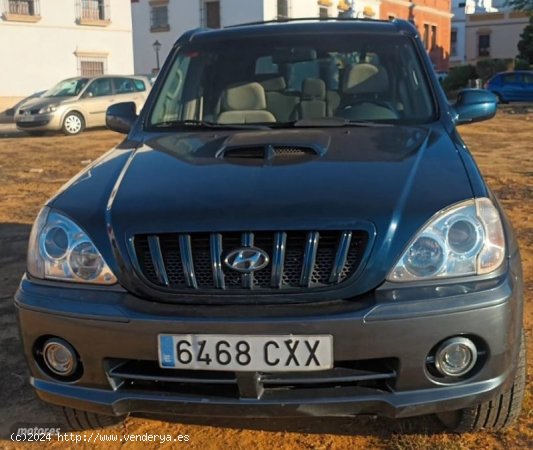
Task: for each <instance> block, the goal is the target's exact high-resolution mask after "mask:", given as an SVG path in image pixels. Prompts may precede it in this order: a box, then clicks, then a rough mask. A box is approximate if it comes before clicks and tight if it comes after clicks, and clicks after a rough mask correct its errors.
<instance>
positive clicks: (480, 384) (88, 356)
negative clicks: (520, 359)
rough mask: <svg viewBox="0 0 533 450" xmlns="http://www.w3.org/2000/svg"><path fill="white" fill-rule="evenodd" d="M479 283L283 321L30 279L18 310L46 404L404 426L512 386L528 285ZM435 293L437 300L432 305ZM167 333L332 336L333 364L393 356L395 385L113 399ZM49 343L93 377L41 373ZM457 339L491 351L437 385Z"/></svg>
mask: <svg viewBox="0 0 533 450" xmlns="http://www.w3.org/2000/svg"><path fill="white" fill-rule="evenodd" d="M479 286H481V287H484V288H483V289H481V288H479V289H477V290H476V289H474V290H466V292H465V290H464V289H455V288H453V289H452V288H449V289H448V290H447V291H446V290H440V291H439V290H434V289H433V288H431V287H428V288H427V289H426V290H424V289H420V290H415V291H413V292H414V293H413V295H412V298H411V297H410V294H409V291H405V292H404V293H403V294H402V295H401V296H400V297H401V299H400V300H398V296H397V295H396V294H394V295H392V293H391V292H390V291H387V290H385V291H383V292H380V293H379V295H378V294H377V293H376V296H375V300H374V301H373V302H371V303H368V302H367V303H365V304H364V306H360V307H357V301H354V302H352V303H353V306H350V307H346V308H340V309H339V308H337V309H331V308H329V307H324V309H320V308H316V307H314V308H315V309H313V308H306V307H305V306H301V305H300V306H298V305H296V306H295V307H294V308H295V309H294V311H293V312H292V313H290V314H283V315H280V314H277V313H276V311H275V310H272V311H269V310H268V308H267V309H265V310H264V311H263V312H262V313H259V312H257V313H256V310H255V309H253V308H251V309H250V311H246V313H243V312H242V308H244V306H242V305H241V306H239V307H238V308H240V310H239V311H237V312H236V313H235V314H230V316H227V315H226V316H224V317H223V316H222V313H220V311H221V309H220V307H217V308H214V309H213V310H212V311H213V313H212V314H206V310H205V308H209V307H207V306H206V307H205V308H204V306H198V307H196V308H197V310H196V311H195V310H194V309H191V308H190V307H185V306H183V307H181V306H179V305H173V306H170V307H168V308H166V309H164V313H161V312H160V311H159V309H158V307H157V306H156V305H154V306H153V311H152V312H149V311H148V312H147V308H146V305H147V302H146V301H143V300H140V299H137V298H134V297H132V296H131V295H130V294H128V293H126V292H123V291H118V290H117V291H111V290H105V289H102V290H96V289H79V288H71V287H69V288H65V287H64V285H63V287H61V286H57V285H56V286H54V285H53V284H50V285H42V284H38V283H33V282H31V281H28V280H26V279H24V280H23V281H22V283H21V286H20V289H19V291H18V292H17V295H16V306H17V309H18V313H19V323H20V326H21V330H22V337H23V342H24V351H25V354H26V358H27V361H28V363H29V366H30V370H31V372H32V384H33V386H34V387H35V388H36V390H37V392H38V394H39V396H40V397H41V398H42V399H44V400H46V401H49V402H52V403H56V404H60V405H64V406H70V407H74V408H78V409H84V410H92V411H95V412H101V413H106V414H116V415H121V414H126V413H129V412H133V413H135V412H138V413H165V414H186V415H208V416H209V415H212V416H216V415H220V416H231V415H235V416H249V417H262V416H278V417H279V416H298V415H310V416H313V415H353V414H378V415H384V416H390V417H407V416H413V415H418V414H426V413H432V412H439V411H446V410H452V409H458V408H462V407H465V406H468V405H472V404H475V403H479V402H481V401H484V400H486V399H488V398H490V397H492V396H493V395H495V394H497V393H498V392H499V391H501V390H503V389H506V388H508V387H509V386H510V384H511V383H512V378H513V375H514V370H515V363H516V357H517V354H518V344H519V336H520V332H521V326H522V325H521V323H522V322H521V321H522V294H521V286H520V280H518V279H517V278H516V277H513V276H512V275H511V274H510V272H509V273H508V274H505V275H502V276H501V277H500V278H499V279H498V280H497V281H496V282H493V283H492V284H491V283H489V284H483V283H480V284H479ZM432 289H433V290H432ZM433 291H434V292H435V293H436V294H435V295H434V296H433V297H430V296H427V293H428V292H433ZM443 292H444V294H443ZM460 292H463V293H460ZM402 296H403V297H402ZM424 296H426V297H425V298H424ZM222 310H223V308H222ZM291 311H292V310H291ZM298 311H300V314H298ZM278 313H279V311H278ZM159 333H169V334H187V333H202V334H243V335H246V334H254V335H257V334H267V335H268V334H331V335H332V336H333V340H334V360H335V361H357V360H373V359H379V358H392V359H395V360H397V361H398V366H397V373H396V379H395V382H394V386H393V388H392V389H391V392H383V391H377V390H376V391H369V390H368V389H366V390H358V389H357V388H354V389H353V390H342V391H340V393H339V394H335V393H334V392H333V391H331V392H330V391H328V392H327V393H325V394H323V395H322V394H320V395H317V394H316V393H314V392H313V390H312V389H311V390H309V391H308V392H302V393H296V394H293V395H291V396H288V397H286V398H284V397H283V396H281V397H279V396H278V397H276V398H274V399H273V398H269V397H268V396H264V397H261V398H258V399H255V398H239V397H238V396H237V397H236V398H227V397H219V396H217V395H211V396H207V397H206V396H203V395H192V394H190V395H189V394H187V393H183V392H181V393H179V394H176V393H174V392H161V391H156V390H154V391H152V390H150V389H141V390H123V389H120V388H117V389H115V390H113V389H112V387H111V386H112V384H110V380H109V377H108V373H107V372H106V369H105V367H106V363H105V361H107V360H109V359H114V358H117V359H123V360H147V361H157V359H158V354H157V335H158V334H159ZM45 335H47V336H50V335H51V336H57V337H61V338H63V339H65V340H67V341H68V342H70V343H71V344H72V345H73V346H74V347H75V348H76V349H77V351H78V353H79V355H80V358H81V361H82V363H83V368H84V371H83V375H82V376H81V378H80V379H79V380H77V381H76V382H73V383H61V382H58V381H56V380H54V379H52V378H50V377H49V376H47V375H46V374H45V373H44V372H43V371H42V370H41V369H40V368H39V366H38V364H37V363H36V361H35V358H34V344H35V342H36V341H37V340H38V339H39V338H41V337H42V336H45ZM454 335H471V336H475V337H476V338H477V339H479V341H480V342H483V344H484V346H485V348H486V356H485V360H484V362H483V364H482V367H480V368H479V370H477V371H476V373H475V374H474V375H473V376H472V377H470V378H468V379H467V380H464V381H462V382H460V383H456V384H453V385H442V384H440V385H439V384H438V383H436V382H435V380H433V379H431V377H430V376H429V375H428V373H427V371H426V370H425V364H426V357H427V355H428V353H429V352H430V350H431V349H432V348H433V347H434V346H435V345H436V344H437V343H438V342H440V341H442V340H444V339H446V338H448V337H450V336H454ZM323 392H325V391H323Z"/></svg>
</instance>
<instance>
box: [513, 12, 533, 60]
mask: <svg viewBox="0 0 533 450" xmlns="http://www.w3.org/2000/svg"><path fill="white" fill-rule="evenodd" d="M517 47H518V52H519V53H518V58H520V59H523V60H524V61H528V62H529V64H533V16H531V17H530V18H529V25H526V27H525V28H524V31H523V33H522V34H521V35H520V40H519V41H518V45H517Z"/></svg>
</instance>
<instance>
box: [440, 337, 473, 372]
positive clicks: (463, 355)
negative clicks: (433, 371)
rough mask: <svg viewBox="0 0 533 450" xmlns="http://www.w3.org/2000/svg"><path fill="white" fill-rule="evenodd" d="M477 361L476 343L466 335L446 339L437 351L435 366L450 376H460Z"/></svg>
mask: <svg viewBox="0 0 533 450" xmlns="http://www.w3.org/2000/svg"><path fill="white" fill-rule="evenodd" d="M476 361H477V349H476V346H475V345H474V343H473V342H472V341H471V340H470V339H467V338H464V337H453V338H450V339H447V340H446V341H444V342H443V343H442V344H441V345H440V347H439V348H438V349H437V352H436V353H435V367H436V368H437V370H438V371H439V372H440V373H441V374H443V375H446V376H449V377H460V376H462V375H464V374H466V373H468V372H469V371H470V369H472V367H474V365H475V364H476Z"/></svg>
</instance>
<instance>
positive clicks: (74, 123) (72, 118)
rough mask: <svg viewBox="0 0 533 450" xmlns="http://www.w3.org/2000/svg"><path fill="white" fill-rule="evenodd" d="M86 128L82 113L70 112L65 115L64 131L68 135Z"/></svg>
mask: <svg viewBox="0 0 533 450" xmlns="http://www.w3.org/2000/svg"><path fill="white" fill-rule="evenodd" d="M84 128H85V121H84V120H83V117H82V116H81V114H78V113H76V112H71V113H68V114H67V116H66V117H65V120H63V128H62V130H63V133H65V134H66V135H67V136H73V135H75V134H79V133H81V132H82V131H83V129H84Z"/></svg>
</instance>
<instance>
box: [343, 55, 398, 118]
mask: <svg viewBox="0 0 533 450" xmlns="http://www.w3.org/2000/svg"><path fill="white" fill-rule="evenodd" d="M389 87H390V86H389V77H388V75H387V71H386V70H385V69H384V68H383V67H381V66H377V65H374V64H368V63H361V64H355V65H353V66H351V67H349V68H347V70H346V71H345V72H344V77H343V81H342V91H343V94H344V102H345V106H344V107H343V106H342V105H341V107H340V109H339V111H337V115H340V116H342V117H346V118H348V119H350V120H379V119H382V120H388V119H397V118H398V114H396V113H395V112H394V111H393V108H392V107H391V106H390V105H389V104H388V102H387V101H385V100H384V99H383V94H384V93H386V92H387V91H388V90H389Z"/></svg>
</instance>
